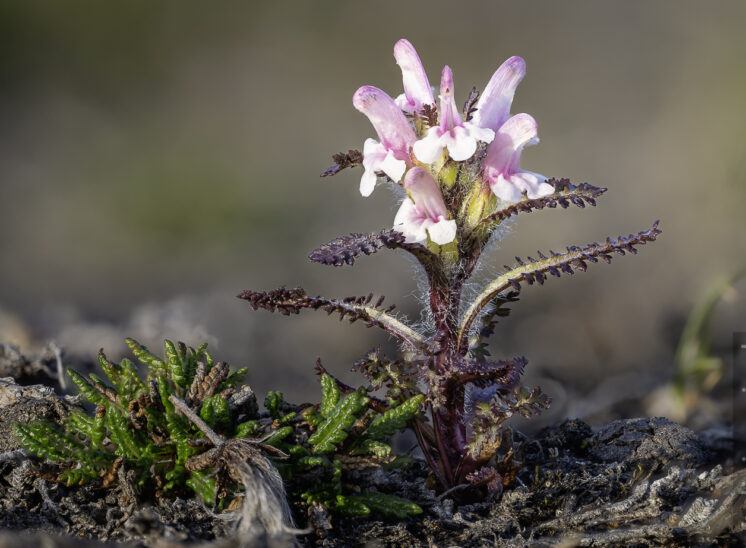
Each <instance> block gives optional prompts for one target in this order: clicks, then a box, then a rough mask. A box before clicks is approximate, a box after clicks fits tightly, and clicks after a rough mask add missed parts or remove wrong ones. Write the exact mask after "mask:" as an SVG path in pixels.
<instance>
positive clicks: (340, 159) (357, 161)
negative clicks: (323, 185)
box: [321, 149, 363, 177]
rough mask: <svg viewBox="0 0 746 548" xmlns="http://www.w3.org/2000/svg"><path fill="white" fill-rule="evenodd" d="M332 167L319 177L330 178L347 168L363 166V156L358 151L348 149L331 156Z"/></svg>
mask: <svg viewBox="0 0 746 548" xmlns="http://www.w3.org/2000/svg"><path fill="white" fill-rule="evenodd" d="M332 159H333V160H334V165H333V166H331V167H330V168H328V169H326V170H325V171H324V172H323V173H322V174H321V176H322V177H330V176H332V175H336V174H337V173H339V172H340V171H342V170H343V169H345V168H348V167H355V166H361V165H363V154H362V153H361V152H360V151H359V150H354V149H350V150H348V151H347V152H340V153H338V154H334V155H333V156H332Z"/></svg>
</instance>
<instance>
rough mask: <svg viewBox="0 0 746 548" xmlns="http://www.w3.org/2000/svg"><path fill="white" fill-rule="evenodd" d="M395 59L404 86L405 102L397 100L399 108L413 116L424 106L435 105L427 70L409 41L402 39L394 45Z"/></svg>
mask: <svg viewBox="0 0 746 548" xmlns="http://www.w3.org/2000/svg"><path fill="white" fill-rule="evenodd" d="M394 58H395V59H396V63H397V64H398V65H399V66H400V67H401V73H402V82H403V84H404V98H405V101H400V100H399V99H398V98H397V104H398V105H399V107H400V108H401V109H402V110H404V111H406V112H408V113H410V114H412V113H414V112H419V111H420V110H421V109H422V107H423V105H432V104H435V99H433V90H432V89H431V88H430V82H429V81H428V80H427V74H425V69H424V68H423V66H422V62H421V61H420V57H419V56H418V55H417V51H415V49H414V46H413V45H412V44H411V43H410V42H409V40H406V39H404V38H402V39H401V40H399V41H398V42H397V43H396V44H395V45H394Z"/></svg>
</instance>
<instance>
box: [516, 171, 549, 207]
mask: <svg viewBox="0 0 746 548" xmlns="http://www.w3.org/2000/svg"><path fill="white" fill-rule="evenodd" d="M546 180H547V178H546V177H545V176H544V175H542V174H540V173H534V172H533V171H524V170H522V169H519V170H518V171H516V172H515V173H513V174H512V175H511V176H510V181H511V182H512V183H513V184H514V185H515V186H516V187H518V189H520V190H521V191H522V192H525V193H526V195H527V196H528V197H529V198H531V199H532V200H533V199H536V198H543V197H544V196H549V195H550V194H554V187H553V186H552V185H550V184H549V183H546V182H545V181H546Z"/></svg>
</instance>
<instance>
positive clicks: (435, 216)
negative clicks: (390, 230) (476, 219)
mask: <svg viewBox="0 0 746 548" xmlns="http://www.w3.org/2000/svg"><path fill="white" fill-rule="evenodd" d="M404 188H405V189H406V190H407V193H408V195H409V196H408V197H406V198H404V201H403V202H402V204H401V206H400V207H399V211H398V212H397V213H396V217H395V218H394V230H398V231H399V232H401V233H402V234H404V236H405V237H406V241H407V242H408V243H419V242H424V241H425V240H427V238H428V235H429V236H430V239H431V240H432V241H433V242H434V243H436V244H438V245H444V244H447V243H450V242H452V241H453V240H454V239H455V238H456V221H454V220H448V210H447V209H446V205H445V202H443V196H441V194H440V190H439V189H438V185H437V184H436V183H435V181H434V180H433V178H432V176H431V175H430V172H428V171H427V170H426V169H424V168H421V167H419V166H417V167H413V168H412V169H410V170H409V171H408V172H407V175H406V176H405V177H404Z"/></svg>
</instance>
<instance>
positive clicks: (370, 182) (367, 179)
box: [360, 169, 378, 198]
mask: <svg viewBox="0 0 746 548" xmlns="http://www.w3.org/2000/svg"><path fill="white" fill-rule="evenodd" d="M377 180H378V177H377V176H376V172H375V171H373V170H372V169H366V170H365V171H364V172H363V176H362V177H361V178H360V194H362V195H363V196H365V197H366V198H367V197H368V196H370V195H371V194H373V189H375V188H376V181H377Z"/></svg>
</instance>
